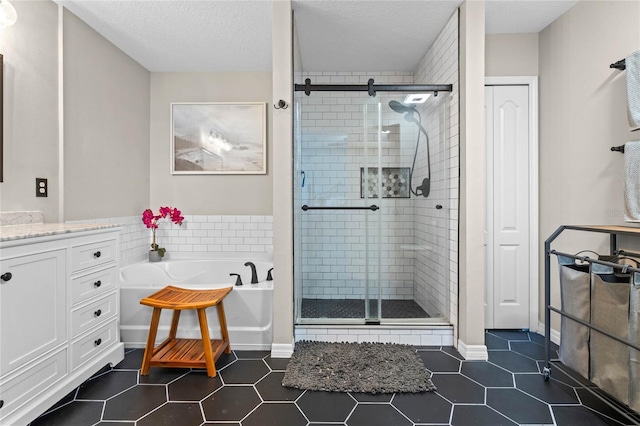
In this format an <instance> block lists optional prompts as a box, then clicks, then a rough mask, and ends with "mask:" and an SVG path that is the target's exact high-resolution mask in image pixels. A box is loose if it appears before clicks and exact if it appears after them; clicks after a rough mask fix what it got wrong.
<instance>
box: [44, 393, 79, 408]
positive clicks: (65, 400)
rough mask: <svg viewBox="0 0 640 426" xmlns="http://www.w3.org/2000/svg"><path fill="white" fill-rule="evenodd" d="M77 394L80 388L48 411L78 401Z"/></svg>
mask: <svg viewBox="0 0 640 426" xmlns="http://www.w3.org/2000/svg"><path fill="white" fill-rule="evenodd" d="M77 392H78V388H75V389H74V390H72V391H71V392H69V393H68V394H66V395H65V396H64V397H63V398H62V399H61V400H60V401H58V402H56V403H55V404H53V406H52V407H51V408H49V409H48V410H47V411H52V410H55V409H56V408H58V407H62V406H63V405H65V404H68V403H70V402H71V401H73V400H74V399H76V393H77Z"/></svg>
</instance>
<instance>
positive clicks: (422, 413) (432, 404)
mask: <svg viewBox="0 0 640 426" xmlns="http://www.w3.org/2000/svg"><path fill="white" fill-rule="evenodd" d="M392 405H394V406H395V407H396V408H397V409H398V410H400V411H401V412H402V413H403V414H404V415H405V416H407V417H409V419H411V421H412V422H414V423H449V419H450V418H451V409H452V407H453V405H452V404H451V403H450V402H448V401H446V400H445V399H444V398H442V397H441V396H440V395H438V394H436V393H434V392H422V393H400V394H397V395H396V396H395V397H394V398H393V402H392Z"/></svg>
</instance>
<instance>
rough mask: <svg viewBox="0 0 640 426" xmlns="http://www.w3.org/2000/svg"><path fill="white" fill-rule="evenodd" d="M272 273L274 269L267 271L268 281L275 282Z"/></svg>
mask: <svg viewBox="0 0 640 426" xmlns="http://www.w3.org/2000/svg"><path fill="white" fill-rule="evenodd" d="M271 271H273V268H271V269H269V270H268V271H267V281H273V275H271Z"/></svg>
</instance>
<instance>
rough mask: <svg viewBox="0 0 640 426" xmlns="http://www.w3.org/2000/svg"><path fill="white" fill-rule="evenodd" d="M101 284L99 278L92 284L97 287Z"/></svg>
mask: <svg viewBox="0 0 640 426" xmlns="http://www.w3.org/2000/svg"><path fill="white" fill-rule="evenodd" d="M101 285H102V281H100V280H98V281H96V282H95V283H93V286H94V287H95V288H98V287H100V286H101Z"/></svg>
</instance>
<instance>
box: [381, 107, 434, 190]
mask: <svg viewBox="0 0 640 426" xmlns="http://www.w3.org/2000/svg"><path fill="white" fill-rule="evenodd" d="M389 108H391V109H392V110H393V111H394V112H397V113H398V114H404V119H405V120H407V121H409V122H411V123H415V125H416V126H418V130H419V131H418V139H417V140H416V150H415V152H414V154H413V164H412V165H411V169H409V190H410V191H411V193H412V194H413V195H415V196H416V197H417V196H418V195H422V196H423V197H425V198H426V197H428V196H429V193H430V192H431V155H430V153H429V135H428V134H427V130H426V129H425V128H424V127H423V126H422V116H421V115H420V112H419V111H418V110H417V109H416V107H415V106H413V105H405V104H403V103H400V102H398V101H389ZM416 114H417V115H418V119H417V120H416V117H415V115H416ZM420 132H422V133H424V137H425V139H426V141H427V166H428V167H427V177H426V178H424V179H423V180H422V184H421V185H420V186H417V187H416V189H415V190H414V189H413V183H412V178H413V170H414V169H415V167H416V157H417V156H418V147H419V146H420ZM418 191H420V192H418Z"/></svg>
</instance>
